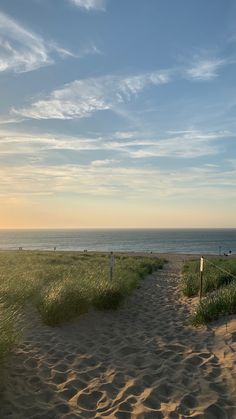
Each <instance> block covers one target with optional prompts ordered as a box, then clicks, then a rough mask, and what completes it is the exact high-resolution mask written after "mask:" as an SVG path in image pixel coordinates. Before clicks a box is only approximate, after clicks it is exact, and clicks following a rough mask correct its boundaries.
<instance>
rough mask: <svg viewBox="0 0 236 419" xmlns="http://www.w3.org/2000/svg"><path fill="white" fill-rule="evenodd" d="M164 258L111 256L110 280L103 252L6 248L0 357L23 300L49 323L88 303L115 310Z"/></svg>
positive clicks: (1, 266) (0, 282)
mask: <svg viewBox="0 0 236 419" xmlns="http://www.w3.org/2000/svg"><path fill="white" fill-rule="evenodd" d="M163 265H164V260H162V259H156V258H151V257H130V256H125V255H121V256H117V257H116V263H115V267H114V273H113V279H112V281H110V279H109V257H108V256H107V255H104V254H101V255H98V254H82V253H79V252H37V251H35V252H31V251H14V252H13V251H12V252H1V253H0V319H1V326H0V358H1V356H2V355H3V354H5V353H6V352H8V350H9V349H10V348H11V347H12V345H13V344H14V342H15V341H16V337H17V333H16V332H15V329H14V327H15V324H16V317H17V315H18V314H19V313H22V312H23V310H24V307H25V305H26V304H29V303H30V304H33V305H34V306H36V307H37V309H38V311H39V313H40V315H41V316H42V319H43V321H44V322H45V323H46V324H48V325H51V326H55V325H59V324H61V323H63V322H65V321H68V320H70V319H73V318H75V317H76V316H78V315H79V314H81V313H84V312H86V311H88V309H89V308H91V307H94V308H96V309H99V310H107V309H116V308H117V307H118V306H119V305H120V304H121V303H122V301H123V300H124V298H125V297H126V296H127V295H129V294H130V293H131V292H132V290H133V289H134V288H135V287H136V286H137V283H138V281H139V280H140V279H141V278H143V277H144V276H145V275H147V274H149V273H151V272H152V271H154V270H157V269H161V268H162V267H163Z"/></svg>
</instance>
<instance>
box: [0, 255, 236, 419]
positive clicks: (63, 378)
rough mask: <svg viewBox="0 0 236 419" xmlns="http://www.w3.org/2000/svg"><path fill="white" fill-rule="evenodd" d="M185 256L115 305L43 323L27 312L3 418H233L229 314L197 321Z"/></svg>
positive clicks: (233, 345)
mask: <svg viewBox="0 0 236 419" xmlns="http://www.w3.org/2000/svg"><path fill="white" fill-rule="evenodd" d="M181 261H182V257H181V255H179V256H178V255H176V256H175V257H171V258H170V263H169V264H168V265H167V266H166V267H165V269H164V270H163V271H159V272H157V273H155V274H153V275H151V276H149V277H148V278H147V279H146V280H144V281H142V282H141V284H140V288H139V289H137V290H136V291H135V292H134V294H133V295H132V297H131V298H129V299H128V300H127V301H126V303H125V305H124V306H123V307H122V308H121V309H120V310H118V311H117V312H109V313H108V312H104V313H97V312H91V313H88V314H86V315H84V316H82V317H81V318H80V319H79V320H78V321H77V322H75V323H73V324H67V325H65V326H63V327H58V328H53V329H52V328H49V327H47V326H45V325H43V324H42V323H41V321H40V319H39V318H38V316H36V315H31V318H30V319H28V325H27V328H26V330H25V340H24V342H23V343H22V344H21V346H20V348H19V349H18V350H17V351H16V352H15V353H14V354H13V355H12V356H11V357H10V360H9V364H8V366H7V371H6V373H7V376H8V378H7V380H6V391H5V394H4V396H3V400H2V403H1V407H0V418H1V419H5V418H16V419H28V418H34V419H39V418H41V419H50V418H51V419H56V418H58V419H59V418H60V419H65V418H67V419H69V418H89V419H92V418H124V419H125V418H157V419H158V418H172V419H177V418H189V417H194V418H207V419H214V418H220V419H224V418H229V419H233V418H236V395H235V393H236V391H235V389H236V380H235V369H236V368H235V367H236V364H235V362H236V361H235V359H236V332H235V330H236V329H235V325H236V323H235V320H232V321H231V322H230V323H229V325H228V329H227V331H226V328H225V325H224V324H223V323H222V324H221V325H220V326H219V327H218V328H216V329H209V330H207V329H205V328H202V329H198V330H196V329H194V328H192V327H190V326H189V325H188V324H187V322H188V318H189V313H190V304H189V303H188V301H187V300H186V301H185V302H183V301H181V300H180V295H179V291H178V287H177V284H178V280H179V270H180V266H181Z"/></svg>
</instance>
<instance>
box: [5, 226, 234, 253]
mask: <svg viewBox="0 0 236 419" xmlns="http://www.w3.org/2000/svg"><path fill="white" fill-rule="evenodd" d="M19 247H22V248H23V249H30V250H53V248H54V247H56V249H57V250H72V251H73V250H74V251H76V250H80V251H81V250H82V251H83V250H85V249H86V250H88V251H114V252H118V251H124V252H128V251H132V252H158V253H168V252H174V253H190V254H191V253H201V254H219V253H221V254H223V253H228V252H229V250H231V251H232V253H233V254H235V253H236V229H63V230H62V229H61V230H56V229H51V230H0V249H1V250H7V249H11V250H13V249H18V248H19Z"/></svg>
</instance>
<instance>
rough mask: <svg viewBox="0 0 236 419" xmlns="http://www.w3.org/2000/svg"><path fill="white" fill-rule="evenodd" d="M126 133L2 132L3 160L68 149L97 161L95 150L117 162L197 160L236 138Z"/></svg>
mask: <svg viewBox="0 0 236 419" xmlns="http://www.w3.org/2000/svg"><path fill="white" fill-rule="evenodd" d="M121 134H122V133H121ZM123 134H124V135H126V137H125V136H124V137H122V135H121V136H120V137H118V136H117V133H114V134H111V135H110V136H105V137H104V136H103V137H100V136H98V137H97V138H88V137H82V136H81V137H79V136H78V137H70V136H62V135H55V136H53V135H49V134H41V135H40V134H38V135H37V134H30V133H18V132H13V131H8V130H6V131H4V130H2V131H0V155H1V157H2V158H3V156H7V155H8V156H9V155H14V156H15V157H17V156H20V155H24V156H25V157H27V156H29V159H30V160H32V158H34V156H35V155H37V158H39V159H40V158H41V157H42V158H45V157H46V156H47V154H48V153H49V152H50V153H51V152H53V150H55V151H61V152H62V153H64V152H65V151H66V150H67V151H75V152H79V151H82V152H91V159H92V161H93V160H94V151H98V150H99V151H103V152H112V155H113V156H114V158H115V159H116V161H122V160H123V161H124V160H125V159H127V158H129V159H130V158H132V159H146V160H147V159H148V158H150V157H169V158H191V159H194V158H197V157H200V156H211V155H215V154H218V153H220V152H221V151H222V150H223V149H224V148H223V145H222V143H220V142H219V140H220V139H222V138H224V139H226V138H229V137H232V136H233V134H231V133H228V132H222V131H214V132H209V131H208V132H204V131H194V130H192V131H187V132H185V131H184V132H183V133H182V134H181V133H179V134H178V135H174V134H172V135H166V137H165V138H163V137H161V138H158V137H157V136H156V134H155V133H152V134H151V133H148V134H147V135H145V133H135V132H133V136H131V132H130V133H127V134H125V133H123ZM57 156H58V154H57ZM95 161H97V164H98V165H100V160H97V159H96V160H95ZM103 161H106V162H107V161H108V160H107V159H104V160H103ZM109 161H110V159H109ZM95 164H96V163H95ZM102 164H103V163H102ZM142 164H143V163H142ZM209 167H211V166H209ZM212 167H213V166H212Z"/></svg>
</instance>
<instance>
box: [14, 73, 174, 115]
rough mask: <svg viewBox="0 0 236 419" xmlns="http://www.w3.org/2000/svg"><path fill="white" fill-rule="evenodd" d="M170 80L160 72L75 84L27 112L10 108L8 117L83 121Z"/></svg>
mask: <svg viewBox="0 0 236 419" xmlns="http://www.w3.org/2000/svg"><path fill="white" fill-rule="evenodd" d="M169 80H170V78H169V76H168V74H167V73H166V72H162V71H156V72H150V73H144V74H140V75H135V76H130V77H121V76H110V75H109V76H103V77H97V78H90V79H85V80H76V81H74V82H72V83H69V84H67V85H65V86H64V87H63V88H62V89H58V90H54V91H53V92H52V93H51V94H50V95H49V96H48V97H47V98H46V99H43V100H39V101H36V102H33V103H32V104H31V105H30V106H29V107H27V108H21V109H14V108H13V109H12V111H11V114H12V115H17V116H18V117H19V118H21V119H22V117H23V118H26V119H76V118H84V117H88V116H90V115H92V114H93V113H94V112H96V111H99V110H107V109H113V110H114V109H115V107H116V106H117V105H119V104H121V103H124V102H127V101H130V100H131V98H132V97H133V96H135V97H137V96H138V94H139V93H141V92H142V91H143V90H144V89H145V88H147V87H148V86H151V85H155V86H157V85H160V84H165V83H168V82H169Z"/></svg>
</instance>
